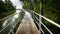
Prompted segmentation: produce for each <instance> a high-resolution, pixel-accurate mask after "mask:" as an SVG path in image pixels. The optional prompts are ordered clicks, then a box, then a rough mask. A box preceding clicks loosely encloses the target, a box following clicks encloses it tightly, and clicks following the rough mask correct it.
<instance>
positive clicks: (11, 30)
mask: <svg viewBox="0 0 60 34" xmlns="http://www.w3.org/2000/svg"><path fill="white" fill-rule="evenodd" d="M16 14H18V13H14V14H11V15H9V16H7V17H5V18H2V19H0V21H3V20H4V21H5V20H6V19H7V20H8V19H10V18H11V17H13V16H14V15H16ZM19 21H20V19H18V20H17V22H16V23H15V24H14V25H13V29H14V28H15V26H16V25H17V24H18V23H19ZM11 24H12V23H8V24H7V25H6V26H5V27H4V28H2V29H1V30H0V33H1V32H2V31H3V30H5V29H6V28H7V27H8V26H9V25H11ZM13 29H10V31H9V32H8V34H10V33H11V32H14V31H13Z"/></svg>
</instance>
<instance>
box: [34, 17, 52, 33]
mask: <svg viewBox="0 0 60 34" xmlns="http://www.w3.org/2000/svg"><path fill="white" fill-rule="evenodd" d="M35 18H36V19H37V20H38V18H37V17H36V16H35ZM38 21H39V20H38ZM41 24H42V25H43V26H44V27H45V28H46V29H47V30H48V32H50V34H53V33H52V32H51V31H50V30H49V29H48V28H47V27H46V26H45V25H44V24H43V23H42V22H41ZM42 32H43V31H42ZM43 33H44V32H43Z"/></svg>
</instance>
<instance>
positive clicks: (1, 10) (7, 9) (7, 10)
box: [0, 1, 15, 19]
mask: <svg viewBox="0 0 60 34" xmlns="http://www.w3.org/2000/svg"><path fill="white" fill-rule="evenodd" d="M14 11H15V8H14V7H13V5H12V3H11V2H6V3H4V2H2V1H0V19H1V18H4V17H6V16H8V15H10V14H12V13H14Z"/></svg>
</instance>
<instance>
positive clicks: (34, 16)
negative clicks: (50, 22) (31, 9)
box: [34, 15, 45, 34]
mask: <svg viewBox="0 0 60 34" xmlns="http://www.w3.org/2000/svg"><path fill="white" fill-rule="evenodd" d="M34 17H35V18H36V19H37V17H36V16H35V15H34ZM36 19H34V20H35V21H36ZM38 20H39V19H38ZM36 23H37V24H38V22H37V21H36ZM38 26H39V24H38ZM39 28H40V27H39ZM39 31H41V32H42V33H43V34H45V33H44V31H43V29H42V28H41V29H40V30H39Z"/></svg>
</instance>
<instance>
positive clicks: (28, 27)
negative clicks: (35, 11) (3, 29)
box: [15, 14, 40, 34]
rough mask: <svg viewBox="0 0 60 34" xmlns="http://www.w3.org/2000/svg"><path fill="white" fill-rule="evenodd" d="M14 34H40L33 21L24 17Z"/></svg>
mask: <svg viewBox="0 0 60 34" xmlns="http://www.w3.org/2000/svg"><path fill="white" fill-rule="evenodd" d="M27 15H28V14H27ZM25 16H26V15H25ZM27 17H28V16H27ZM15 34H40V33H39V31H38V29H37V27H36V25H35V23H34V21H33V19H32V18H30V17H29V18H26V17H25V18H23V19H22V23H21V24H20V25H19V27H18V29H17V31H16V33H15Z"/></svg>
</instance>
